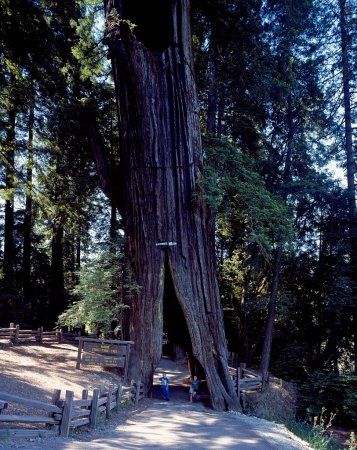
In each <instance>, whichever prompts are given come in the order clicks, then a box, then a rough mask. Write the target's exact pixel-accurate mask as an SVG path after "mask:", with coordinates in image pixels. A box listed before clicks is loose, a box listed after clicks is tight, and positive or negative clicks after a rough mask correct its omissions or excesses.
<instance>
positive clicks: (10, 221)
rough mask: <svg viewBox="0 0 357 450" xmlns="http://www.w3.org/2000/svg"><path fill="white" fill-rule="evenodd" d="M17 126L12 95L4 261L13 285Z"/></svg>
mask: <svg viewBox="0 0 357 450" xmlns="http://www.w3.org/2000/svg"><path fill="white" fill-rule="evenodd" d="M15 127H16V105H15V99H14V96H12V95H11V96H10V99H9V106H8V123H7V134H6V189H7V194H6V201H5V227H4V228H5V229H4V263H3V271H4V275H5V284H6V286H8V287H12V286H13V283H14V257H15V248H14V246H15V243H14V199H15V195H14V188H15Z"/></svg>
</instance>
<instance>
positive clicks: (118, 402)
mask: <svg viewBox="0 0 357 450" xmlns="http://www.w3.org/2000/svg"><path fill="white" fill-rule="evenodd" d="M122 393H123V386H122V384H121V383H119V384H118V390H117V395H116V403H117V404H116V411H117V412H119V410H120V402H121V397H122Z"/></svg>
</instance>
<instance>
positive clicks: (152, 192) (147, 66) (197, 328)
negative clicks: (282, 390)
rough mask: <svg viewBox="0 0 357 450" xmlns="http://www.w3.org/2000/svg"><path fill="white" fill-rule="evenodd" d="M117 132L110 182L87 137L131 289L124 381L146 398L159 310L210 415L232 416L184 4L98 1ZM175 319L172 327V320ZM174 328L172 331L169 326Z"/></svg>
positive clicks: (157, 353) (234, 402)
mask: <svg viewBox="0 0 357 450" xmlns="http://www.w3.org/2000/svg"><path fill="white" fill-rule="evenodd" d="M105 13H106V24H107V27H106V42H107V44H108V47H109V55H110V58H111V61H112V67H113V73H114V81H115V86H116V93H117V103H118V114H119V128H120V130H119V131H120V138H121V143H120V148H121V153H120V168H119V174H118V173H116V174H115V176H114V177H113V175H112V172H111V170H110V168H108V166H107V165H106V163H107V161H105V159H104V158H103V153H102V150H103V149H102V147H101V145H100V140H99V137H98V134H97V132H96V131H95V128H93V127H92V133H91V138H92V143H93V148H94V149H95V157H96V164H97V168H98V172H99V176H100V178H101V180H102V184H103V187H104V190H105V191H106V193H107V194H109V196H111V197H112V199H113V200H114V201H115V203H116V205H117V207H118V209H119V211H120V212H121V214H122V217H123V225H124V229H125V234H126V238H127V244H126V245H127V249H126V252H127V256H128V259H129V262H130V265H131V270H132V272H133V275H134V277H135V281H136V282H137V283H138V285H139V286H140V287H141V288H140V289H139V290H138V291H137V292H136V293H135V294H132V295H131V298H130V319H129V323H130V338H131V339H132V340H133V341H135V348H134V351H133V354H132V358H131V368H130V371H131V376H132V377H134V378H136V377H140V378H141V379H142V380H144V383H145V385H146V388H147V389H149V388H150V386H151V383H152V377H153V373H154V370H155V368H156V366H157V365H158V362H159V360H160V357H161V353H162V332H163V322H164V320H165V317H164V310H165V309H166V310H170V309H171V311H172V305H173V304H175V305H176V306H175V308H176V310H175V308H173V309H174V310H175V311H177V315H176V316H175V317H174V318H173V322H175V320H176V321H178V322H179V321H180V320H182V323H180V324H179V326H180V330H182V333H184V332H185V330H186V332H187V336H188V339H187V340H186V342H189V346H190V348H189V349H188V348H187V347H186V349H187V350H189V351H190V352H192V354H193V356H194V357H195V358H196V360H197V361H198V362H199V363H200V365H201V366H202V368H203V370H204V371H205V376H206V378H207V382H208V388H209V391H210V396H211V401H212V405H213V407H214V408H216V409H219V410H222V409H225V408H230V409H239V402H238V398H237V396H236V393H235V390H234V386H233V382H232V379H231V377H230V374H229V371H228V365H227V350H226V339H225V334H224V327H223V319H222V311H221V305H220V299H219V293H218V288H217V281H216V268H215V249H214V217H213V215H212V213H211V211H210V209H209V208H208V206H207V204H206V203H205V201H204V199H203V195H202V187H201V184H200V174H201V169H202V146H201V136H200V126H199V111H198V103H197V97H196V87H195V80H194V74H193V63H192V54H191V31H190V22H189V17H190V16H189V0H171V1H169V0H160V1H159V0H158V1H155V2H147V1H145V0H135V1H129V0H105ZM180 317H182V319H180ZM176 325H177V324H176Z"/></svg>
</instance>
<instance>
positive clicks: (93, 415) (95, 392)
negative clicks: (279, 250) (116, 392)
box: [89, 389, 99, 428]
mask: <svg viewBox="0 0 357 450" xmlns="http://www.w3.org/2000/svg"><path fill="white" fill-rule="evenodd" d="M98 399H99V389H93V399H92V409H91V412H90V417H89V420H90V423H89V425H90V427H91V428H95V427H96V426H97V411H98Z"/></svg>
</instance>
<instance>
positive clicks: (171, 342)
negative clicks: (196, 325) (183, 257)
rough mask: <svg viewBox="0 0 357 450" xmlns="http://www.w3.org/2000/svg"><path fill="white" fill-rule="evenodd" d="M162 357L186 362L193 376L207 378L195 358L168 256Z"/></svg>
mask: <svg viewBox="0 0 357 450" xmlns="http://www.w3.org/2000/svg"><path fill="white" fill-rule="evenodd" d="M162 356H164V357H168V358H170V359H172V360H174V361H176V360H186V362H187V363H188V368H189V370H190V373H191V375H192V376H193V375H196V376H197V377H199V378H202V379H204V378H205V372H204V369H203V368H202V366H201V364H200V363H199V361H198V360H197V359H196V358H195V357H194V356H193V351H192V343H191V338H190V333H189V330H188V325H187V322H186V319H185V316H184V314H183V311H182V307H181V305H180V302H179V300H178V298H177V294H176V291H175V287H174V283H173V279H172V275H171V271H170V267H169V261H168V255H166V257H165V278H164V294H163V346H162Z"/></svg>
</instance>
